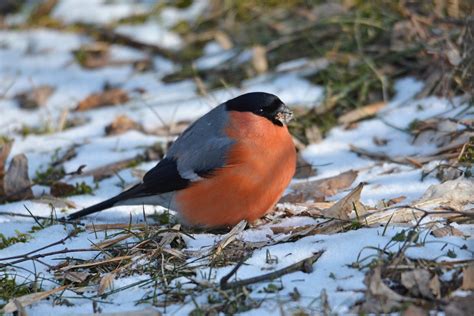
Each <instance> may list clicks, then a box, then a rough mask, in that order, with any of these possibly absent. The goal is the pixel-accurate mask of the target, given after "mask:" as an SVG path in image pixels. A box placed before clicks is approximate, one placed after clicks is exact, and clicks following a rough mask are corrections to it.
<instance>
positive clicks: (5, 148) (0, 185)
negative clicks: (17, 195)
mask: <svg viewBox="0 0 474 316" xmlns="http://www.w3.org/2000/svg"><path fill="white" fill-rule="evenodd" d="M12 145H13V141H11V140H9V139H5V138H0V202H2V201H3V200H4V199H5V190H4V178H5V169H6V168H5V164H6V161H7V158H8V155H9V154H10V151H11V149H12Z"/></svg>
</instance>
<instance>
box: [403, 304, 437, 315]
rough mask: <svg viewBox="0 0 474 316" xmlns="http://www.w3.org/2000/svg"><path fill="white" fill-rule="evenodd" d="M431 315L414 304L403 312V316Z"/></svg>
mask: <svg viewBox="0 0 474 316" xmlns="http://www.w3.org/2000/svg"><path fill="white" fill-rule="evenodd" d="M429 314H430V313H429V311H426V310H424V309H423V308H421V307H418V306H416V305H413V304H412V305H410V306H408V308H407V309H405V310H404V311H403V313H402V316H428V315H429Z"/></svg>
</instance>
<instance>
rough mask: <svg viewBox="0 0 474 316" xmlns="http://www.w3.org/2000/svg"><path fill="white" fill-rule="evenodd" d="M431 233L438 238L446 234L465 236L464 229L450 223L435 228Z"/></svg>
mask: <svg viewBox="0 0 474 316" xmlns="http://www.w3.org/2000/svg"><path fill="white" fill-rule="evenodd" d="M431 234H432V235H433V236H435V237H437V238H439V237H445V236H464V234H463V232H462V231H460V230H459V229H457V228H454V227H452V226H449V225H447V226H445V227H440V228H436V229H433V231H431Z"/></svg>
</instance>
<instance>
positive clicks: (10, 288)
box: [0, 275, 33, 307]
mask: <svg viewBox="0 0 474 316" xmlns="http://www.w3.org/2000/svg"><path fill="white" fill-rule="evenodd" d="M32 292H33V291H32V289H31V288H30V287H29V286H27V285H25V284H17V283H16V279H14V278H13V279H10V278H9V277H8V276H7V275H2V276H0V307H2V302H1V301H2V300H3V301H4V302H5V303H6V302H8V300H9V299H11V298H14V297H19V296H23V295H26V294H30V293H32Z"/></svg>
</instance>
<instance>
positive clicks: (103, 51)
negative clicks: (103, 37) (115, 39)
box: [73, 42, 110, 69]
mask: <svg viewBox="0 0 474 316" xmlns="http://www.w3.org/2000/svg"><path fill="white" fill-rule="evenodd" d="M73 53H74V55H75V56H76V60H77V61H78V63H79V64H80V65H81V66H82V67H84V68H88V69H96V68H100V67H104V66H107V65H108V64H109V62H110V52H109V45H108V44H107V43H103V42H96V43H92V44H86V45H83V46H81V47H80V48H79V49H78V50H75V51H74V52H73Z"/></svg>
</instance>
